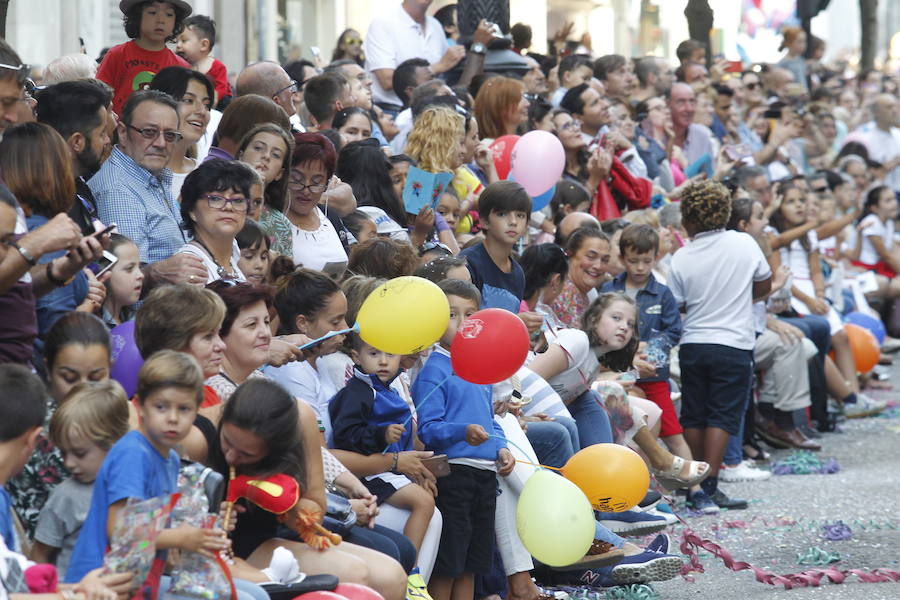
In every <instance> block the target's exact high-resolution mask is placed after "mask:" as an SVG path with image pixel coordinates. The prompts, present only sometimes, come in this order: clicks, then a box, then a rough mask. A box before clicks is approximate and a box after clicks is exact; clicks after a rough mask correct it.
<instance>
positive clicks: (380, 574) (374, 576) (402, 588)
mask: <svg viewBox="0 0 900 600" xmlns="http://www.w3.org/2000/svg"><path fill="white" fill-rule="evenodd" d="M370 565H371V568H370V569H369V571H368V573H369V575H368V577H367V581H368V583H367V585H368V586H369V587H371V588H373V589H374V590H376V591H378V592H379V593H380V594H381V595H382V596H384V598H385V600H401V599H402V598H404V597H405V596H406V582H407V574H406V572H405V571H404V570H403V567H402V566H401V565H400V563H398V562H397V561H396V560H394V559H393V558H391V557H390V556H387V555H385V554H382V555H381V556H379V560H374V561H371V562H370Z"/></svg>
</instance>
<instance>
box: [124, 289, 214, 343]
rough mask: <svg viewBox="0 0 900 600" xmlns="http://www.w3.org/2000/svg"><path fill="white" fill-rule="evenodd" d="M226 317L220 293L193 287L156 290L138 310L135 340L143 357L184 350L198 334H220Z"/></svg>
mask: <svg viewBox="0 0 900 600" xmlns="http://www.w3.org/2000/svg"><path fill="white" fill-rule="evenodd" d="M224 318H225V303H224V302H222V299H221V298H220V297H219V295H218V294H216V293H215V292H213V291H212V290H208V289H206V288H198V287H196V286H193V285H187V284H178V285H164V286H160V287H158V288H156V289H155V290H153V291H152V292H150V295H149V296H147V299H146V300H145V301H144V304H143V305H141V308H140V309H138V311H137V316H136V317H135V323H134V341H135V344H136V345H137V348H138V350H139V351H140V353H141V356H142V357H144V358H148V357H150V356H151V355H153V354H154V353H156V352H158V351H160V350H164V349H169V350H184V349H186V348H187V347H188V345H189V344H190V343H191V338H193V337H194V335H195V334H197V333H206V332H207V331H218V330H219V328H220V327H221V326H222V320H223V319H224Z"/></svg>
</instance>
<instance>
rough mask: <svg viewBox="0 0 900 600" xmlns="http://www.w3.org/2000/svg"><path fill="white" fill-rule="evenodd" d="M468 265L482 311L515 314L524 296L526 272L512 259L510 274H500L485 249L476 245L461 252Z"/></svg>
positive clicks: (482, 244) (479, 244)
mask: <svg viewBox="0 0 900 600" xmlns="http://www.w3.org/2000/svg"><path fill="white" fill-rule="evenodd" d="M460 254H461V255H462V256H465V257H466V260H467V261H468V267H469V273H470V274H471V275H472V283H474V284H475V287H477V288H478V290H479V291H480V292H481V308H504V309H506V310H508V311H509V312H511V313H514V314H518V312H519V305H520V304H521V303H522V296H523V295H524V294H525V272H524V271H522V267H521V266H519V263H517V262H516V261H515V260H513V259H512V258H510V259H509V262H510V264H511V266H512V270H511V272H509V273H504V272H503V271H501V270H500V269H499V268H498V267H497V265H496V264H494V261H493V259H492V258H491V257H490V255H489V254H488V253H487V250H485V248H484V243H483V242H481V243H478V244H476V245H474V246H472V247H471V248H466V249H465V250H463V251H462V252H460Z"/></svg>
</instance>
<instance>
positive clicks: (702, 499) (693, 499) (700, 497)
mask: <svg viewBox="0 0 900 600" xmlns="http://www.w3.org/2000/svg"><path fill="white" fill-rule="evenodd" d="M687 506H688V508H690V509H693V510H696V511H697V512H701V513H703V514H704V515H714V514H716V513H718V512H719V505H718V504H716V503H715V502H713V499H712V498H710V497H709V494H707V493H706V492H704V491H703V490H698V491H696V492H691V493H690V494H688V498H687Z"/></svg>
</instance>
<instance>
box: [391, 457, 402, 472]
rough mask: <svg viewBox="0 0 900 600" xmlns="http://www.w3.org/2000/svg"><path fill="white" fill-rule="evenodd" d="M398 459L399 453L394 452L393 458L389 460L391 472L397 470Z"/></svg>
mask: <svg viewBox="0 0 900 600" xmlns="http://www.w3.org/2000/svg"><path fill="white" fill-rule="evenodd" d="M399 461H400V453H399V452H394V460H393V461H392V462H391V473H396V472H397V463H398V462H399Z"/></svg>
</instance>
